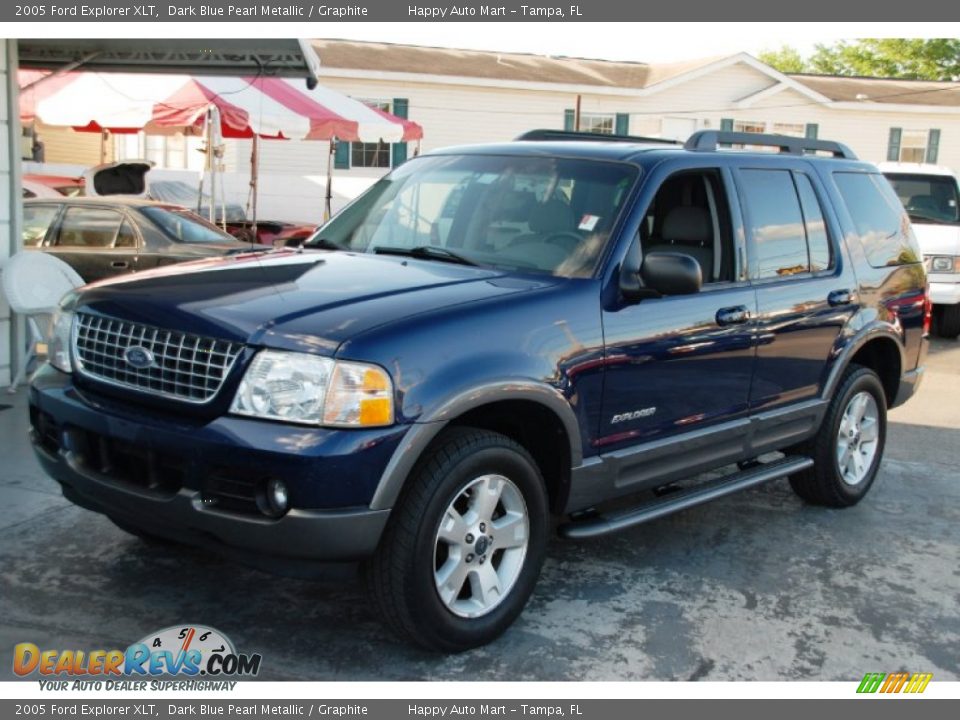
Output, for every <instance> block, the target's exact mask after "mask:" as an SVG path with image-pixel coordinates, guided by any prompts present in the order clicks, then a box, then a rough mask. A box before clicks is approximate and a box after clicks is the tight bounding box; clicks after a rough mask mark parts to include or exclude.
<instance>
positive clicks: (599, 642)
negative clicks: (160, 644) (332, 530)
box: [0, 341, 960, 680]
mask: <svg viewBox="0 0 960 720" xmlns="http://www.w3.org/2000/svg"><path fill="white" fill-rule="evenodd" d="M4 404H8V405H12V407H10V408H9V409H5V410H0V463H2V467H0V507H2V508H3V512H2V513H0V648H2V650H0V652H2V653H3V655H4V656H5V658H6V659H2V658H0V679H11V678H12V676H13V673H12V665H11V662H10V659H11V653H12V648H13V645H14V644H16V643H18V642H25V641H29V642H34V643H36V644H37V645H39V646H41V647H42V648H60V649H65V648H84V649H95V648H114V647H126V646H127V645H129V644H130V643H131V642H134V641H136V640H138V639H140V638H141V637H143V636H145V635H146V634H147V633H149V632H150V631H153V630H158V629H160V628H164V627H167V626H170V625H174V624H179V623H185V622H186V623H189V622H192V623H200V624H205V625H211V626H213V627H216V628H218V629H220V630H222V631H223V632H225V633H226V634H227V635H229V636H230V638H231V639H232V640H233V641H234V643H235V645H236V646H237V649H238V650H240V651H241V652H259V653H261V654H262V655H263V669H262V672H261V678H262V679H270V680H371V679H376V680H581V679H582V680H669V679H677V680H698V679H705V680H852V679H858V680H859V679H860V678H861V677H862V676H863V674H864V673H865V672H867V671H876V672H891V671H894V670H901V669H902V670H910V671H923V672H932V673H934V679H935V680H936V679H940V680H960V652H958V647H960V343H957V342H944V341H936V342H935V343H934V344H933V347H932V349H931V353H930V357H929V361H928V374H927V377H926V379H925V381H924V385H923V387H922V389H921V392H920V394H919V396H918V397H917V398H915V399H914V400H913V401H912V402H911V403H910V404H908V405H906V406H904V407H903V408H900V409H898V410H895V411H893V412H892V413H891V416H890V426H889V431H888V444H887V454H886V460H885V462H884V464H883V467H882V469H881V472H880V476H879V477H878V479H877V484H876V485H875V487H874V489H873V490H872V492H871V494H870V495H869V496H868V497H867V499H866V500H865V501H864V502H863V503H861V504H860V505H859V506H857V507H855V508H852V509H849V510H841V511H838V510H826V509H821V508H814V507H810V506H807V505H804V504H803V503H802V502H801V501H800V500H799V499H798V498H797V497H795V496H794V494H793V492H792V491H791V490H790V487H789V485H788V484H787V482H786V481H785V480H780V481H776V482H774V483H771V484H768V485H766V486H764V487H761V488H759V489H756V490H753V491H749V492H747V493H744V494H741V495H736V496H733V497H730V498H726V499H724V500H721V501H719V502H716V503H713V504H710V505H706V506H701V507H699V508H695V509H692V510H688V511H686V512H683V513H681V514H678V515H674V516H672V517H668V518H665V519H662V520H659V521H656V522H654V523H651V524H648V525H645V526H641V527H638V528H634V529H632V530H629V531H626V532H623V533H621V534H619V535H615V536H610V537H607V538H602V539H599V540H595V541H590V542H582V543H574V542H569V541H559V540H557V541H555V542H554V543H553V544H552V547H551V550H550V554H549V559H548V561H547V564H546V566H545V569H544V573H543V577H542V578H541V581H540V584H539V585H538V588H537V591H536V593H535V594H534V597H533V599H532V601H531V603H530V605H529V606H528V607H527V609H526V611H525V612H524V614H523V615H522V616H521V618H520V620H519V621H518V622H517V623H516V625H515V626H514V627H513V628H512V629H511V630H510V631H509V632H508V633H507V635H506V636H504V637H503V638H501V639H500V640H499V641H497V642H496V643H494V644H492V645H490V646H488V647H486V648H483V649H480V650H476V651H472V652H469V653H464V654H462V655H458V656H455V657H441V656H436V655H431V654H428V653H424V652H421V651H419V650H416V649H413V648H410V647H407V646H405V645H404V644H402V643H400V642H399V641H397V640H395V639H394V638H393V637H392V636H390V635H389V634H388V633H387V632H386V631H385V630H383V628H382V627H381V626H380V625H379V623H378V622H377V620H376V618H375V617H374V615H373V609H372V606H371V605H370V604H368V603H367V602H366V600H365V599H364V596H363V593H362V589H361V587H360V586H359V584H356V583H350V582H341V583H332V582H317V581H306V580H296V579H288V578H276V577H273V576H270V575H266V574H263V573H261V572H258V571H254V570H249V569H246V568H243V567H238V566H236V565H232V564H227V563H225V562H223V561H221V560H219V559H218V558H217V557H215V556H211V555H208V554H204V553H200V552H194V551H189V550H187V551H184V550H177V549H170V548H164V547H153V546H148V545H146V544H144V543H142V542H141V541H139V540H137V539H135V538H133V537H130V536H128V535H126V534H124V533H123V532H122V531H120V530H118V529H117V528H115V527H114V526H113V525H112V524H111V523H110V522H109V521H108V520H107V519H106V518H103V517H101V516H99V515H95V514H93V513H90V512H87V511H84V510H81V509H79V508H76V507H74V506H72V505H70V504H69V503H67V502H66V501H65V500H63V499H62V498H61V497H60V494H59V491H58V490H57V487H56V485H55V483H54V482H53V481H52V480H50V479H48V478H46V477H45V476H44V475H43V474H42V473H41V471H40V469H39V467H38V466H37V464H36V462H35V461H34V459H33V456H32V452H31V450H30V448H29V446H28V443H27V441H26V438H25V435H26V429H27V420H26V410H25V405H26V398H25V392H24V391H23V390H21V391H20V392H19V393H18V394H17V395H14V396H9V395H0V405H4Z"/></svg>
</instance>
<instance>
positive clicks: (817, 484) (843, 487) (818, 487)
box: [790, 365, 887, 507]
mask: <svg viewBox="0 0 960 720" xmlns="http://www.w3.org/2000/svg"><path fill="white" fill-rule="evenodd" d="M886 437H887V403H886V395H885V394H884V390H883V385H882V384H881V382H880V378H879V377H877V374H876V373H875V372H874V371H873V370H870V369H869V368H865V367H861V366H859V365H851V366H850V367H849V368H847V371H846V372H845V373H844V376H843V378H842V379H841V381H840V386H839V387H838V388H837V391H836V393H835V394H834V396H833V399H832V400H831V401H830V405H829V407H828V408H827V413H826V416H825V417H824V419H823V423H822V424H821V426H820V429H819V430H818V431H817V434H816V435H815V436H814V437H813V438H812V439H811V440H810V441H808V442H807V443H805V444H804V445H803V446H801V447H798V448H796V451H797V452H799V453H801V454H806V455H809V456H810V457H812V458H813V461H814V466H813V467H812V468H810V469H809V470H804V471H803V472H801V473H798V474H796V475H794V476H792V477H791V478H790V484H791V486H792V487H793V489H794V491H795V492H796V493H797V495H799V496H800V497H802V498H803V499H804V500H806V501H807V502H811V503H814V504H816V505H826V506H828V507H849V506H850V505H855V504H857V503H858V502H860V500H862V499H863V497H864V496H865V495H866V494H867V491H868V490H869V489H870V486H871V485H872V484H873V481H874V479H875V478H876V476H877V470H879V468H880V460H881V459H882V457H883V448H884V444H885V442H886Z"/></svg>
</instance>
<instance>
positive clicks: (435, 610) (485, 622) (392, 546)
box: [365, 428, 549, 652]
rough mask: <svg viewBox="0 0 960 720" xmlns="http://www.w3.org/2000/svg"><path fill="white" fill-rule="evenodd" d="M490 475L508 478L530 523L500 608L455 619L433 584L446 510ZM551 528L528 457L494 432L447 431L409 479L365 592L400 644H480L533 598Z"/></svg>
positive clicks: (446, 647)
mask: <svg viewBox="0 0 960 720" xmlns="http://www.w3.org/2000/svg"><path fill="white" fill-rule="evenodd" d="M493 474H496V475H502V476H503V477H506V478H508V479H509V480H510V482H511V483H512V484H513V486H514V489H515V490H518V491H519V495H520V496H522V500H523V503H524V507H525V509H526V512H527V518H528V533H527V545H526V553H525V555H524V556H523V559H522V561H521V562H520V564H519V565H518V567H519V571H518V572H519V574H518V575H516V576H515V578H516V579H515V580H514V581H513V584H512V586H511V587H510V588H508V589H507V590H506V592H505V593H504V594H503V596H502V599H499V600H498V601H497V602H498V603H499V604H497V605H495V606H494V607H492V609H490V610H489V611H487V612H486V614H483V615H480V616H479V617H471V618H467V617H460V616H458V615H456V614H454V611H453V610H452V609H450V608H448V607H447V605H446V604H445V603H444V601H443V600H442V599H441V597H440V593H439V591H438V589H437V585H436V582H435V579H434V572H435V570H436V569H437V568H436V565H435V563H437V562H438V560H437V556H436V555H435V550H436V548H437V547H438V543H437V540H438V537H437V534H438V532H439V530H440V525H441V521H442V520H444V518H445V516H446V512H447V509H448V508H449V507H450V506H451V505H452V504H453V503H454V502H455V501H458V499H462V498H469V497H471V496H469V495H466V494H465V493H464V491H465V489H466V488H467V487H469V486H470V484H471V482H475V481H476V479H477V478H479V477H482V476H484V475H493ZM514 497H516V494H514ZM497 507H501V506H500V505H499V504H498V506H497ZM491 525H492V523H491ZM548 527H549V510H548V505H547V494H546V490H545V487H544V482H543V478H542V477H541V474H540V470H539V469H538V467H537V464H536V463H535V462H534V460H533V458H532V457H530V454H529V453H528V452H527V451H526V450H525V449H524V448H523V447H521V446H520V445H518V444H517V443H515V442H514V441H513V440H511V439H510V438H507V437H505V436H503V435H500V434H499V433H495V432H490V431H487V430H478V429H473V428H451V429H449V430H446V431H444V432H443V433H442V434H441V435H440V436H439V437H438V439H437V441H435V442H434V444H433V445H432V446H431V447H430V449H429V450H427V452H426V453H425V454H424V457H423V458H422V459H421V461H420V462H419V463H418V465H417V467H416V468H415V469H414V470H413V472H412V473H411V476H410V478H409V479H408V480H407V484H406V487H405V488H404V491H403V493H402V495H401V497H400V499H399V501H398V503H397V505H396V506H395V507H394V509H393V512H392V513H391V516H390V521H389V523H388V525H387V528H386V530H385V531H384V535H383V538H382V539H381V542H380V545H379V547H378V548H377V551H376V553H375V554H374V556H373V558H372V559H371V560H370V561H369V562H368V563H367V565H366V568H365V570H366V573H365V574H366V579H367V583H368V587H369V589H370V592H371V594H372V596H373V598H374V599H375V601H376V605H377V608H378V610H379V612H380V615H381V616H382V617H383V620H384V621H385V623H386V624H387V625H388V626H389V627H390V628H391V629H393V630H394V631H395V632H396V633H397V634H398V635H399V636H400V637H401V638H403V639H406V640H408V641H411V642H413V643H416V644H418V645H420V646H422V647H424V648H427V649H431V650H439V651H443V652H460V651H463V650H468V649H470V648H473V647H478V646H480V645H485V644H487V643H489V642H491V641H492V640H494V639H496V638H497V637H499V636H500V635H501V634H502V633H503V632H504V631H505V630H506V629H507V628H508V627H509V626H510V625H511V623H513V621H514V620H515V619H516V618H517V616H518V615H519V614H520V612H521V611H522V610H523V607H524V606H525V605H526V603H527V600H528V599H529V597H530V594H531V593H532V592H533V588H534V585H535V584H536V582H537V578H538V577H539V575H540V568H541V566H542V565H543V560H544V556H545V554H546V546H547V534H548ZM491 532H493V531H492V530H491ZM489 552H490V557H489V561H490V566H488V569H489V567H497V565H496V564H495V563H496V562H497V560H496V558H497V557H499V558H500V562H503V561H502V558H503V557H504V556H503V555H502V554H500V555H495V551H489ZM463 557H474V556H473V555H469V556H463ZM474 562H477V560H476V559H475V560H474ZM472 568H473V570H472V571H474V572H475V571H476V570H477V569H478V568H477V566H476V565H473V566H472ZM498 572H499V571H498ZM478 577H479V576H478ZM468 580H470V576H468ZM467 589H468V588H467V587H466V585H465V586H464V590H467ZM471 593H472V591H471Z"/></svg>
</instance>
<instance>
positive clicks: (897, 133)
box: [887, 128, 903, 162]
mask: <svg viewBox="0 0 960 720" xmlns="http://www.w3.org/2000/svg"><path fill="white" fill-rule="evenodd" d="M902 135H903V130H902V129H901V128H890V139H889V140H888V141H887V160H889V161H890V162H899V161H900V137H901V136H902Z"/></svg>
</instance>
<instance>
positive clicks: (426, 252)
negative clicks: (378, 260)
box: [373, 245, 479, 265]
mask: <svg viewBox="0 0 960 720" xmlns="http://www.w3.org/2000/svg"><path fill="white" fill-rule="evenodd" d="M373 252H375V253H376V254H377V255H406V256H409V257H414V258H417V259H418V260H440V261H441V262H450V263H457V264H458V265H479V263H476V262H474V261H473V260H471V259H470V258H467V257H464V256H463V255H458V254H457V253H455V252H453V251H452V250H447V249H446V248H442V247H437V246H436V245H417V246H416V247H412V248H402V247H390V246H387V245H378V246H377V247H375V248H374V249H373Z"/></svg>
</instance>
